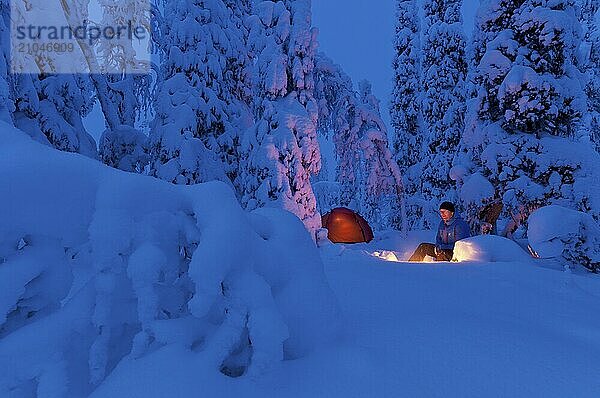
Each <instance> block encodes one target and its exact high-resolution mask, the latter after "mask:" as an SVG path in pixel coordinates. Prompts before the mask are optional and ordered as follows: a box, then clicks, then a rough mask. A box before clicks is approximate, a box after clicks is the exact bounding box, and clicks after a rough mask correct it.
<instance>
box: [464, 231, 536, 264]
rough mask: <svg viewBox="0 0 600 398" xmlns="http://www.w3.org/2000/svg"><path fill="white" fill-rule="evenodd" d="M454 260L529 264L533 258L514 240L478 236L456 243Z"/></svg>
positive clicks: (495, 236) (492, 236) (494, 236)
mask: <svg viewBox="0 0 600 398" xmlns="http://www.w3.org/2000/svg"><path fill="white" fill-rule="evenodd" d="M453 260H456V261H482V262H505V261H511V262H513V261H519V262H528V261H531V256H530V255H529V253H527V252H525V251H524V250H523V249H522V248H521V246H519V245H518V244H517V243H516V242H515V241H513V240H510V239H507V238H503V237H501V236H497V235H478V236H473V237H470V238H467V239H462V240H459V241H458V242H456V245H455V246H454V258H453Z"/></svg>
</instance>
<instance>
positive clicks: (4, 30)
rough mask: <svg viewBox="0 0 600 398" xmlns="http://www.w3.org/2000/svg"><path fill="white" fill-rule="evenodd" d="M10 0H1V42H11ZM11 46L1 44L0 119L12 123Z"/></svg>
mask: <svg viewBox="0 0 600 398" xmlns="http://www.w3.org/2000/svg"><path fill="white" fill-rule="evenodd" d="M9 7H10V5H9V0H0V43H9V42H10V38H9V31H8V29H9V26H10V20H9V15H10V11H9ZM9 51H10V50H9V48H8V47H7V46H4V45H2V46H0V120H2V121H4V122H7V123H12V112H13V111H14V103H13V102H12V101H11V99H10V86H9V81H8V72H9V62H10V58H9Z"/></svg>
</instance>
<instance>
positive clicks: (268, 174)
mask: <svg viewBox="0 0 600 398" xmlns="http://www.w3.org/2000/svg"><path fill="white" fill-rule="evenodd" d="M310 5H311V3H310V0H295V1H291V0H285V1H275V2H272V1H261V2H259V3H257V4H256V5H255V8H254V15H253V16H252V17H251V19H250V23H249V26H250V32H249V34H250V36H249V44H250V49H251V52H252V53H253V54H254V57H255V59H256V74H257V80H256V81H255V98H256V99H257V100H256V101H255V103H254V106H253V108H254V112H255V118H256V124H255V126H254V127H253V128H252V129H250V130H249V131H248V132H247V134H246V136H245V139H244V143H243V150H244V153H245V158H244V160H243V164H244V165H243V175H242V186H243V192H244V195H243V197H242V203H243V205H244V206H245V207H246V208H248V209H255V208H258V207H264V206H277V207H283V208H284V209H286V210H289V211H291V212H292V213H294V214H295V215H296V216H298V217H299V218H300V219H301V220H302V222H303V223H304V224H305V226H306V227H307V229H308V230H309V231H315V230H316V229H318V228H319V227H320V224H321V220H320V217H319V215H318V214H317V212H316V199H315V196H314V193H313V191H312V187H311V182H310V178H311V176H312V175H315V174H317V173H318V171H319V169H320V166H321V162H320V153H319V146H318V141H317V135H316V130H317V120H318V108H317V104H316V101H315V99H314V71H313V69H314V56H315V49H316V45H317V42H316V34H317V31H316V29H314V28H312V26H311V13H310V12H311V11H310Z"/></svg>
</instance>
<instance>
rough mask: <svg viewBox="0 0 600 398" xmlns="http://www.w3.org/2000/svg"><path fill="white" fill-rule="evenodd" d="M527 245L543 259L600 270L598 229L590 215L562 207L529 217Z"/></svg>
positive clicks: (547, 209) (539, 210)
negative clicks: (555, 258) (557, 260)
mask: <svg viewBox="0 0 600 398" xmlns="http://www.w3.org/2000/svg"><path fill="white" fill-rule="evenodd" d="M528 221H529V222H528V229H527V236H528V240H529V244H530V245H531V247H532V248H533V250H535V251H536V253H537V254H538V255H539V256H540V257H542V258H554V257H558V258H560V259H561V260H562V262H563V263H565V264H566V265H568V266H572V265H573V266H574V265H576V264H581V265H583V266H584V267H586V268H588V269H589V270H592V271H596V272H597V271H599V270H600V228H599V227H598V224H597V223H596V222H595V221H594V219H593V218H592V216H590V215H589V214H586V213H582V212H580V211H575V210H572V209H567V208H565V207H561V206H555V205H553V206H545V207H542V208H539V209H538V210H536V211H535V212H533V213H532V214H531V216H529V220H528Z"/></svg>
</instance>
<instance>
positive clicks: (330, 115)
mask: <svg viewBox="0 0 600 398" xmlns="http://www.w3.org/2000/svg"><path fill="white" fill-rule="evenodd" d="M315 65H316V66H315V78H316V90H315V97H316V99H317V101H318V104H319V123H318V126H319V128H318V130H319V134H320V135H330V136H331V140H332V141H333V143H334V146H335V148H334V152H335V157H336V160H337V162H336V163H337V168H336V178H335V185H333V183H334V182H333V181H329V182H327V183H325V182H319V192H320V194H321V196H322V197H321V198H320V200H321V201H322V202H324V203H329V204H332V203H335V204H336V205H337V206H340V205H341V206H349V207H351V208H353V209H354V210H356V211H358V212H360V213H361V214H362V215H363V216H364V217H365V218H366V219H367V220H369V222H370V223H371V224H372V225H376V226H378V227H381V228H386V227H395V228H402V227H403V224H402V223H403V222H404V220H405V217H404V209H403V207H402V205H403V202H402V199H403V194H404V192H403V188H402V177H401V174H400V170H399V168H398V165H397V164H396V162H395V160H394V159H393V156H392V153H391V151H390V149H389V147H388V138H387V129H386V127H385V124H384V122H383V120H382V118H381V114H380V109H379V101H378V100H377V98H376V97H375V96H374V95H373V93H372V91H371V84H370V83H369V82H367V81H363V82H361V83H360V85H359V88H360V90H359V92H356V91H354V89H353V84H352V80H351V79H350V78H349V77H348V76H347V75H346V74H345V73H344V71H343V70H342V69H341V68H340V67H339V66H338V65H336V64H334V63H333V62H332V61H331V60H330V59H329V58H328V57H327V56H325V55H324V54H319V55H318V56H317V58H316V63H315ZM332 194H336V195H337V198H336V199H335V200H332V198H331V196H332ZM328 207H329V208H330V207H331V206H328ZM329 208H327V209H324V210H329Z"/></svg>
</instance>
